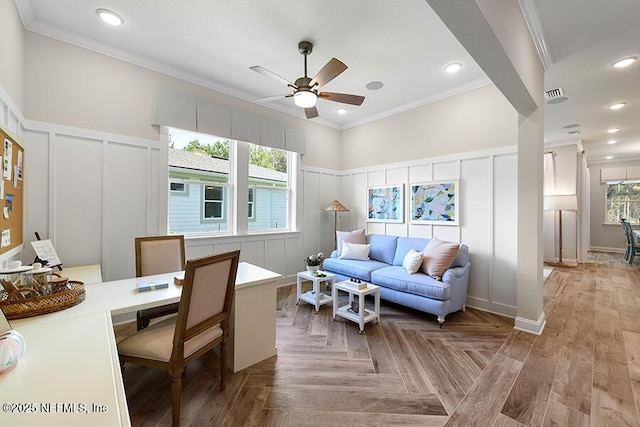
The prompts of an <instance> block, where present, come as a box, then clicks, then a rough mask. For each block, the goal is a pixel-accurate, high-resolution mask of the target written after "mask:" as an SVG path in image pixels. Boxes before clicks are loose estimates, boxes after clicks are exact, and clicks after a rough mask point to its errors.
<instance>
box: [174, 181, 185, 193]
mask: <svg viewBox="0 0 640 427" xmlns="http://www.w3.org/2000/svg"><path fill="white" fill-rule="evenodd" d="M184 190H185V185H184V184H183V183H182V182H172V183H171V191H180V192H184Z"/></svg>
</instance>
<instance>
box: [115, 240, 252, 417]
mask: <svg viewBox="0 0 640 427" xmlns="http://www.w3.org/2000/svg"><path fill="white" fill-rule="evenodd" d="M239 258H240V251H234V252H229V253H225V254H220V255H213V256H209V257H204V258H198V259H194V260H189V262H187V268H186V272H185V277H184V285H183V289H182V297H181V298H180V303H179V308H178V315H177V316H172V317H169V318H167V319H164V320H162V321H160V322H158V323H155V324H153V325H151V326H149V327H148V328H145V329H143V330H141V331H138V332H136V333H135V334H133V335H131V336H130V337H127V338H125V339H124V340H122V341H121V342H120V343H119V344H118V354H119V356H120V364H121V366H122V367H123V371H124V363H125V362H128V363H134V364H138V365H145V366H151V367H155V368H160V369H165V370H167V371H168V372H169V375H171V378H172V382H171V410H172V423H173V425H174V426H178V425H180V395H181V393H182V375H183V372H184V370H185V367H186V365H187V364H188V363H190V362H192V361H193V360H195V359H197V358H198V357H200V356H202V355H204V354H205V353H206V352H208V351H209V350H211V349H213V348H215V347H216V346H220V390H224V387H225V384H226V377H227V348H226V343H227V340H228V338H229V316H230V312H231V304H232V302H233V295H234V290H235V282H236V273H237V270H238V261H239Z"/></svg>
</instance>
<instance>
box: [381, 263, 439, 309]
mask: <svg viewBox="0 0 640 427" xmlns="http://www.w3.org/2000/svg"><path fill="white" fill-rule="evenodd" d="M371 282H372V283H373V284H375V285H379V286H384V287H385V288H389V289H394V290H397V291H401V292H408V293H411V294H415V295H420V296H424V297H427V298H433V299H437V300H443V301H444V300H448V299H449V298H451V289H450V287H449V284H448V283H443V282H439V281H437V280H436V279H434V278H433V277H430V276H427V275H426V274H424V273H416V274H409V273H408V272H407V270H405V269H404V267H402V266H395V265H394V266H390V267H385V268H381V269H380V270H376V271H374V272H372V273H371Z"/></svg>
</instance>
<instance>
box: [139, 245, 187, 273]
mask: <svg viewBox="0 0 640 427" xmlns="http://www.w3.org/2000/svg"><path fill="white" fill-rule="evenodd" d="M135 247H136V277H141V276H150V275H153V274H163V273H172V272H174V271H182V270H184V265H185V255H184V236H183V235H171V236H151V237H136V239H135Z"/></svg>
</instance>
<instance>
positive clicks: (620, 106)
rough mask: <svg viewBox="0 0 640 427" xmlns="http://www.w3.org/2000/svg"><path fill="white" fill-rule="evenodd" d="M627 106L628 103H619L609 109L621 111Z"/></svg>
mask: <svg viewBox="0 0 640 427" xmlns="http://www.w3.org/2000/svg"><path fill="white" fill-rule="evenodd" d="M625 105H627V103H626V102H618V103H615V104H611V105H609V109H610V110H619V109H621V108H622V107H624V106H625Z"/></svg>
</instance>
